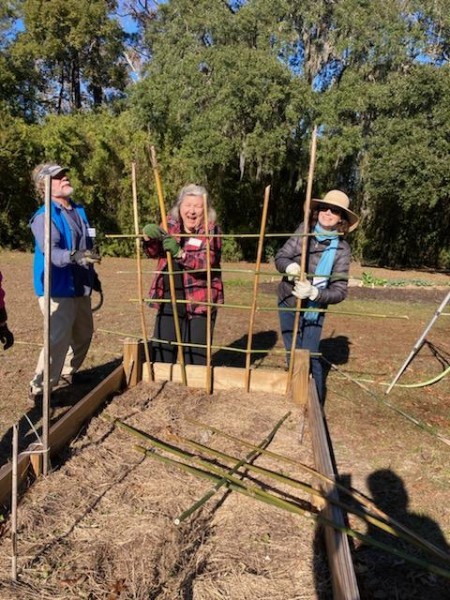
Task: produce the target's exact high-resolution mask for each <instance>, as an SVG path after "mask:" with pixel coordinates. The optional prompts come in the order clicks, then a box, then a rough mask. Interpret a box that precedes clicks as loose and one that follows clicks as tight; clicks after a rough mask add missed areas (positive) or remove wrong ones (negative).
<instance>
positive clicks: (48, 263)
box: [42, 175, 52, 477]
mask: <svg viewBox="0 0 450 600" xmlns="http://www.w3.org/2000/svg"><path fill="white" fill-rule="evenodd" d="M44 231H45V233H44V248H45V255H44V382H43V383H44V393H43V395H42V442H43V452H44V453H43V457H42V458H43V469H42V472H43V474H44V477H45V476H46V475H47V473H48V468H49V447H48V445H49V430H50V396H51V389H50V360H51V356H50V329H51V317H50V306H51V301H52V180H51V177H50V175H46V177H45V230H44Z"/></svg>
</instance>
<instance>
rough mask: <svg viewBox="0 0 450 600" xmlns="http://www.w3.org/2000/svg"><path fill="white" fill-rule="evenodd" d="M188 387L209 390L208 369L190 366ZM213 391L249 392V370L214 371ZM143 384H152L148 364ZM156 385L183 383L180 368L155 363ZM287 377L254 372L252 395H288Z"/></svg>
mask: <svg viewBox="0 0 450 600" xmlns="http://www.w3.org/2000/svg"><path fill="white" fill-rule="evenodd" d="M185 368H186V379H187V385H188V387H193V388H205V390H206V376H207V368H206V366H203V365H186V367H185ZM211 371H212V389H213V390H230V389H235V388H238V389H244V388H245V369H241V368H239V367H212V368H211ZM142 372H143V380H144V381H149V376H148V368H147V364H144V366H143V370H142ZM153 372H154V374H155V381H174V382H176V383H181V382H182V379H181V368H180V365H178V364H176V365H171V364H168V363H153ZM286 384H287V373H286V372H285V371H282V370H268V369H267V370H264V369H250V392H272V393H276V394H285V392H286Z"/></svg>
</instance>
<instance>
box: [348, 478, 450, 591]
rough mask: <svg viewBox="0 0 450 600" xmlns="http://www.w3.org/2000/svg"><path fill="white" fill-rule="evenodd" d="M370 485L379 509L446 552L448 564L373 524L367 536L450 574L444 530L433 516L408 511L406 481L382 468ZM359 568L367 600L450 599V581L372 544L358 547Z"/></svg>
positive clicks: (357, 559)
mask: <svg viewBox="0 0 450 600" xmlns="http://www.w3.org/2000/svg"><path fill="white" fill-rule="evenodd" d="M367 484H368V487H369V490H370V495H371V497H372V499H373V501H374V503H375V504H376V505H377V507H378V508H380V509H381V510H382V511H383V512H385V513H386V514H388V515H389V516H390V517H391V518H393V519H395V520H396V521H398V522H399V523H401V524H402V525H405V526H406V527H408V529H410V530H412V531H413V532H414V533H416V534H418V535H419V536H420V537H422V538H423V539H425V540H426V541H428V542H430V543H432V544H434V545H435V546H437V547H438V548H439V549H440V550H442V551H444V552H446V553H447V554H448V561H444V560H441V559H439V558H436V557H434V556H432V555H430V553H429V552H426V551H425V550H422V549H420V548H418V547H417V546H416V545H414V544H411V543H409V542H407V541H405V540H402V539H400V538H398V537H394V536H392V535H390V534H389V533H387V532H385V531H383V530H381V529H380V528H378V527H376V526H375V525H372V524H368V525H367V532H366V535H368V536H370V537H371V538H373V539H375V540H377V541H379V542H383V543H384V544H387V545H389V546H390V547H391V548H395V549H397V550H400V551H402V552H404V553H405V554H408V555H410V556H413V557H415V558H419V559H421V560H424V561H427V562H430V563H432V564H435V565H438V566H440V567H442V568H445V569H446V570H447V571H450V548H449V546H448V544H447V541H446V539H445V536H444V534H443V533H442V530H441V528H440V527H439V525H438V523H436V522H435V521H434V520H433V519H431V518H430V517H427V516H425V515H421V514H417V513H414V512H410V511H409V510H408V504H409V497H408V492H407V490H406V488H405V485H404V483H403V480H402V478H401V477H399V476H398V475H397V474H396V473H395V472H394V471H392V470H391V469H380V470H378V471H374V472H373V473H371V474H370V475H369V477H368V478H367ZM355 568H356V570H357V572H358V573H359V576H360V577H359V578H360V579H361V590H362V591H361V595H362V597H363V598H368V599H372V598H396V599H398V600H449V599H450V585H449V582H448V580H447V579H444V578H442V577H439V576H437V575H434V574H433V573H431V572H430V571H428V570H426V569H425V568H423V569H422V568H420V566H417V565H415V564H413V563H411V562H408V561H407V560H405V559H402V558H401V557H398V556H394V555H393V554H390V553H388V552H386V551H383V550H382V549H378V548H375V547H374V546H371V545H369V544H364V543H363V544H361V545H360V546H359V547H358V550H357V552H356V553H355ZM383 593H384V596H383Z"/></svg>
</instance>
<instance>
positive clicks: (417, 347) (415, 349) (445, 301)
mask: <svg viewBox="0 0 450 600" xmlns="http://www.w3.org/2000/svg"><path fill="white" fill-rule="evenodd" d="M449 302H450V292H449V293H448V294H447V295H446V296H445V298H444V299H443V300H442V302H441V304H440V305H439V307H438V308H437V309H436V312H435V313H434V315H433V317H432V319H431V321H430V322H429V323H428V325H427V326H426V328H425V330H424V332H423V333H422V335H421V336H420V337H419V339H418V340H417V342H416V343H415V344H414V347H413V349H412V350H411V352H410V353H409V355H408V357H407V359H406V360H405V362H404V363H403V364H402V366H401V367H400V369H399V370H398V373H397V374H396V375H395V377H394V379H393V380H392V382H391V384H390V385H389V387H388V389H387V390H386V392H385V394H386V395H387V394H389V392H390V391H391V390H392V388H393V387H394V385H395V384H396V383H397V381H398V380H399V378H400V376H401V374H402V373H403V371H404V370H405V369H406V367H407V366H408V365H409V363H410V362H411V361H412V359H413V358H414V356H415V355H416V354H417V353H418V352H419V350H420V348H421V347H422V344H423V343H424V341H425V338H426V336H427V334H428V332H429V331H430V329H431V328H432V327H433V324H434V323H435V321H437V319H438V318H439V315H440V314H441V313H442V311H443V310H444V308H445V306H446V305H447V304H448V303H449Z"/></svg>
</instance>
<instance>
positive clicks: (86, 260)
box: [70, 250, 101, 267]
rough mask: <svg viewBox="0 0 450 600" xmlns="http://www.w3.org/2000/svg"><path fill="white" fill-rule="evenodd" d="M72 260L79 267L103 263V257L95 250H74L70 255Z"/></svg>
mask: <svg viewBox="0 0 450 600" xmlns="http://www.w3.org/2000/svg"><path fill="white" fill-rule="evenodd" d="M70 260H71V262H73V263H76V264H77V265H81V266H82V267H87V266H88V265H94V264H96V263H99V262H100V261H101V256H100V254H98V252H95V251H94V250H74V251H73V252H71V253H70Z"/></svg>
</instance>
